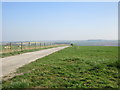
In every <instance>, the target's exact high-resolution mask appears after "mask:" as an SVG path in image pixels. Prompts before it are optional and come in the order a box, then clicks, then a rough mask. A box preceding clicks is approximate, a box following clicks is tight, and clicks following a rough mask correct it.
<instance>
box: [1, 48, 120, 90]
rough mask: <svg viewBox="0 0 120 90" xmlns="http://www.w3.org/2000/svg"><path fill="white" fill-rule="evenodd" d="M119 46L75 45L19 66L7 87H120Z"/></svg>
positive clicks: (4, 83) (4, 84)
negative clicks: (119, 80) (119, 72)
mask: <svg viewBox="0 0 120 90" xmlns="http://www.w3.org/2000/svg"><path fill="white" fill-rule="evenodd" d="M119 64H120V63H119V62H118V47H114V46H73V47H69V48H66V49H64V50H61V51H58V52H56V53H54V54H51V55H49V56H46V57H44V58H42V59H38V60H37V61H35V62H32V63H30V64H28V65H25V66H23V67H21V68H19V69H18V70H17V72H16V74H17V76H15V77H13V78H12V79H9V80H7V81H3V88H118V85H119V83H118V79H119V76H118V69H120V66H119Z"/></svg>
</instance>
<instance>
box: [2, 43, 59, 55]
mask: <svg viewBox="0 0 120 90" xmlns="http://www.w3.org/2000/svg"><path fill="white" fill-rule="evenodd" d="M53 45H58V44H55V43H51V42H9V43H3V44H2V53H7V52H15V51H23V50H29V49H39V48H46V47H50V46H53ZM59 45H60V44H59Z"/></svg>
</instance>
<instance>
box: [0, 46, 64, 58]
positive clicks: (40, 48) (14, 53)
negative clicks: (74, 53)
mask: <svg viewBox="0 0 120 90" xmlns="http://www.w3.org/2000/svg"><path fill="white" fill-rule="evenodd" d="M60 46H65V45H52V46H43V47H39V48H36V49H35V48H33V49H25V50H22V51H14V52H8V53H1V54H0V57H2V58H4V57H7V56H13V55H17V54H22V53H26V52H33V51H38V50H43V49H48V48H53V47H60Z"/></svg>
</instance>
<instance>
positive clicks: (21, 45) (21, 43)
mask: <svg viewBox="0 0 120 90" xmlns="http://www.w3.org/2000/svg"><path fill="white" fill-rule="evenodd" d="M22 46H23V45H22V42H21V51H22V49H23V48H22Z"/></svg>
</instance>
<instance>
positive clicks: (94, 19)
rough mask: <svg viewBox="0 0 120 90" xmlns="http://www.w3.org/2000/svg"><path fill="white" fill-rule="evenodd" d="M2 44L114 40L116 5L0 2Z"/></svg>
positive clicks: (105, 3)
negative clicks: (41, 41) (8, 42)
mask: <svg viewBox="0 0 120 90" xmlns="http://www.w3.org/2000/svg"><path fill="white" fill-rule="evenodd" d="M2 14H3V41H29V40H87V39H107V40H116V39H118V3H117V2H75V3H74V2H66V3H65V2H16V3H15V2H3V4H2Z"/></svg>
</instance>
